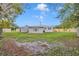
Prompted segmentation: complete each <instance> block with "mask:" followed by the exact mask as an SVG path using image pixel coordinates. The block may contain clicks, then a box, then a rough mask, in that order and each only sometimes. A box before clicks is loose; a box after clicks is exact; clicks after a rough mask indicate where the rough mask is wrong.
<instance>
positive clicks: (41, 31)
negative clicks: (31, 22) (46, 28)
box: [28, 28, 43, 33]
mask: <svg viewBox="0 0 79 59" xmlns="http://www.w3.org/2000/svg"><path fill="white" fill-rule="evenodd" d="M28 32H29V33H43V28H37V31H36V30H35V28H29V30H28Z"/></svg>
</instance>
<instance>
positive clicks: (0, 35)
mask: <svg viewBox="0 0 79 59" xmlns="http://www.w3.org/2000/svg"><path fill="white" fill-rule="evenodd" d="M2 32H3V31H2V28H0V40H1V39H2Z"/></svg>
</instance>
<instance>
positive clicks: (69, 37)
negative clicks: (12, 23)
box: [0, 32, 79, 56]
mask: <svg viewBox="0 0 79 59" xmlns="http://www.w3.org/2000/svg"><path fill="white" fill-rule="evenodd" d="M3 37H4V39H8V38H10V39H16V40H17V41H19V42H33V41H36V42H37V41H38V40H43V41H47V42H48V43H49V44H50V43H52V44H53V43H58V42H60V43H67V44H68V46H69V45H71V47H66V46H64V47H63V46H59V47H54V48H52V49H49V50H48V52H47V53H44V54H39V55H42V56H43V55H44V56H72V55H73V56H75V55H76V56H78V55H79V43H78V42H79V40H78V41H75V40H76V35H75V33H73V32H52V33H42V34H29V33H21V32H6V33H3ZM65 40H66V41H65ZM3 41H4V40H2V41H0V47H2V45H1V43H2V42H3ZM62 41H64V42H62ZM68 41H70V42H71V43H69V42H68ZM73 41H75V42H73ZM72 43H73V44H72ZM75 44H76V45H75ZM0 55H11V54H10V53H8V52H7V53H5V51H0Z"/></svg>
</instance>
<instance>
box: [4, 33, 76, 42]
mask: <svg viewBox="0 0 79 59" xmlns="http://www.w3.org/2000/svg"><path fill="white" fill-rule="evenodd" d="M3 36H4V38H14V39H16V40H17V41H20V42H32V41H35V40H45V41H48V42H57V41H63V40H73V39H74V38H75V36H76V35H75V33H73V32H52V33H42V34H29V33H21V32H6V33H3Z"/></svg>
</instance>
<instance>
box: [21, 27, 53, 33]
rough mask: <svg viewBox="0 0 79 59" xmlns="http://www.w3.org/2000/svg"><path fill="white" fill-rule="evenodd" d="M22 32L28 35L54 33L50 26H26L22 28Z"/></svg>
mask: <svg viewBox="0 0 79 59" xmlns="http://www.w3.org/2000/svg"><path fill="white" fill-rule="evenodd" d="M20 31H21V32H27V33H44V32H52V27H49V26H26V27H21V29H20Z"/></svg>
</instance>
